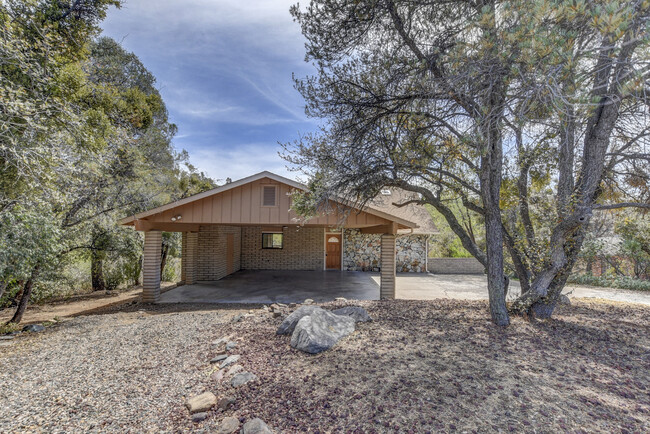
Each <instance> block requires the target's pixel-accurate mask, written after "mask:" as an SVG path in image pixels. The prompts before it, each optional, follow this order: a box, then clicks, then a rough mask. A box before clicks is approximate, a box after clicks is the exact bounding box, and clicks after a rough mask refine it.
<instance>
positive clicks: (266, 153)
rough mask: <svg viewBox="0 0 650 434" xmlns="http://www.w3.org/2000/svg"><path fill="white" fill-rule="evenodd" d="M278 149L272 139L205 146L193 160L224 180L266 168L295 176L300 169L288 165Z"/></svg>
mask: <svg viewBox="0 0 650 434" xmlns="http://www.w3.org/2000/svg"><path fill="white" fill-rule="evenodd" d="M278 150H279V148H278V147H277V146H274V145H273V144H269V143H249V144H243V145H237V146H231V147H228V150H226V151H224V150H222V149H209V148H203V149H200V150H198V151H196V152H194V154H193V155H192V156H191V163H192V164H193V165H194V166H196V167H197V168H198V169H199V170H202V171H204V172H206V173H210V174H213V177H215V178H218V179H220V180H221V181H223V180H225V179H226V178H231V179H233V180H237V179H240V178H244V177H246V176H249V175H252V174H254V173H258V172H262V171H264V170H268V171H271V172H273V173H277V174H278V175H282V176H286V177H288V178H292V179H295V178H296V173H295V172H292V171H290V170H288V169H287V162H286V161H284V160H283V159H282V158H281V157H280V156H279V155H278V152H277V151H278Z"/></svg>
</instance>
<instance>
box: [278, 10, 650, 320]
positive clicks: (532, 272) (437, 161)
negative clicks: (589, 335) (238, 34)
mask: <svg viewBox="0 0 650 434" xmlns="http://www.w3.org/2000/svg"><path fill="white" fill-rule="evenodd" d="M291 12H292V14H293V16H294V18H295V19H296V20H297V21H298V22H299V23H300V25H301V26H302V32H303V34H304V35H305V37H306V39H307V44H306V48H307V60H308V61H313V62H314V63H315V66H316V68H317V71H318V73H317V76H315V77H307V78H305V79H298V80H296V87H297V89H298V90H299V91H300V92H301V94H302V95H303V97H304V98H305V100H306V101H307V107H306V111H307V114H308V115H310V116H312V117H317V118H321V119H324V120H326V121H327V123H326V126H324V127H323V129H322V130H321V131H320V132H319V133H317V134H311V135H307V136H305V137H302V138H301V139H300V140H298V141H297V142H296V143H295V144H293V145H287V152H286V153H285V156H286V158H287V159H288V160H289V161H290V162H292V163H294V164H295V165H297V166H298V167H300V168H302V169H303V170H304V171H305V172H307V173H308V174H311V175H314V174H316V175H318V176H317V179H318V182H317V183H315V184H314V185H315V189H314V191H312V193H311V195H312V196H313V198H312V199H311V200H312V201H314V202H315V203H322V202H323V201H325V200H326V199H327V198H328V197H330V196H331V195H334V194H335V195H337V196H343V197H345V198H346V199H348V200H350V201H352V202H354V203H356V204H363V203H365V202H367V201H368V200H369V199H370V198H372V197H373V196H375V195H376V194H377V193H378V192H379V190H380V189H381V187H383V186H396V187H400V188H404V189H406V190H409V191H413V192H416V193H419V194H420V199H419V200H418V201H417V202H419V203H421V204H430V205H431V206H433V207H434V208H435V209H436V210H437V211H438V212H440V213H441V214H442V215H443V216H444V217H445V219H446V220H447V222H448V224H449V226H450V228H451V229H452V230H453V231H454V233H455V234H456V235H457V236H458V237H459V238H460V240H461V242H462V244H463V247H464V248H465V249H466V250H467V251H468V252H470V253H471V254H472V255H473V256H475V257H476V258H477V259H478V260H479V261H480V262H481V263H482V264H483V265H484V266H485V267H486V269H487V275H488V292H489V298H490V313H491V316H492V318H493V320H494V322H495V323H497V324H499V325H507V324H508V323H509V314H508V310H507V307H506V303H505V291H506V289H507V286H508V279H507V277H506V272H505V270H506V269H508V270H511V271H512V272H513V273H514V274H516V275H517V277H518V278H519V281H520V283H521V286H522V291H523V294H522V296H521V297H520V298H519V299H517V300H516V301H515V302H514V303H513V305H512V306H511V308H510V310H511V311H512V312H516V313H521V314H529V315H535V316H537V317H541V318H546V317H549V316H550V315H551V314H552V312H553V309H554V307H555V305H556V303H557V301H558V299H559V295H560V293H561V290H562V288H563V287H564V284H565V282H566V279H567V277H568V274H569V272H570V270H571V268H572V267H573V264H574V263H575V260H576V258H577V254H578V252H579V251H580V248H581V244H582V241H583V239H584V233H585V230H586V227H587V225H588V224H589V221H590V217H591V215H592V212H593V211H594V210H595V209H597V208H599V207H601V208H602V207H613V206H622V205H620V204H615V203H610V202H608V203H605V202H607V201H610V200H611V199H614V198H615V195H608V194H607V192H608V191H610V190H612V189H613V188H614V186H615V185H616V183H617V182H618V183H620V182H625V183H626V184H629V179H628V178H629V175H630V174H629V172H622V171H621V170H622V169H623V168H624V167H625V166H626V165H627V166H630V165H632V166H634V167H635V171H634V173H633V175H634V176H635V180H636V182H638V183H639V184H643V185H647V184H645V183H647V174H648V171H647V167H648V166H647V163H648V153H647V148H644V146H647V133H648V124H647V122H644V121H643V120H642V119H645V118H644V116H647V109H648V104H647V103H648V99H647V97H646V94H645V90H646V87H647V81H648V72H647V71H648V70H647V61H648V58H647V55H648V49H647V48H648V33H647V29H646V25H647V23H648V18H649V14H650V4H649V3H648V2H644V1H628V2H613V1H611V2H610V1H602V2H586V1H561V0H535V1H521V0H511V1H478V2H472V1H470V2H468V1H461V0H457V1H455V0H452V1H449V0H444V1H442V0H440V1H437V0H434V1H428V2H410V1H399V0H379V1H374V2H357V1H349V0H320V1H313V2H311V3H310V5H309V6H308V7H307V8H306V9H304V10H301V9H300V8H299V7H298V6H297V5H296V6H294V7H293V8H292V9H291ZM644 169H645V171H644ZM639 190H642V188H640V189H639ZM449 197H454V198H458V200H460V201H461V202H462V203H463V205H464V206H465V207H466V208H467V209H468V210H470V211H471V212H473V213H475V214H478V215H479V216H480V217H481V218H482V219H483V220H484V222H485V234H486V240H485V243H486V247H485V249H482V248H480V247H479V246H478V245H477V244H476V243H475V242H474V240H473V239H472V237H471V236H470V234H469V233H468V231H467V229H466V228H465V227H463V225H462V224H461V223H460V222H459V221H458V219H457V217H456V216H455V215H454V213H453V211H452V209H450V207H449V206H448V204H447V203H446V200H447V199H448V198H449ZM645 199H646V200H647V196H646V197H645ZM627 205H636V206H647V202H645V201H640V202H633V203H628V204H627ZM504 249H505V250H506V251H507V253H508V259H509V260H507V261H506V260H505V258H504Z"/></svg>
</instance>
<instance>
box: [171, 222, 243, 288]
mask: <svg viewBox="0 0 650 434" xmlns="http://www.w3.org/2000/svg"><path fill="white" fill-rule="evenodd" d="M226 234H233V236H234V261H233V271H238V270H240V269H241V238H242V228H239V227H236V226H216V225H210V226H200V227H199V236H198V246H197V261H198V262H197V268H196V280H197V281H202V280H208V281H210V280H219V279H221V278H223V277H226V276H227V275H228V272H227V259H226ZM184 247H185V248H187V247H186V246H184Z"/></svg>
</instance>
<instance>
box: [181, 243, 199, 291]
mask: <svg viewBox="0 0 650 434" xmlns="http://www.w3.org/2000/svg"><path fill="white" fill-rule="evenodd" d="M183 237H185V243H186V244H185V245H186V248H185V252H184V253H185V256H184V257H182V258H181V261H182V265H183V269H184V270H185V284H186V285H192V284H194V283H196V268H197V267H196V266H197V263H198V257H197V256H198V247H199V233H198V232H183Z"/></svg>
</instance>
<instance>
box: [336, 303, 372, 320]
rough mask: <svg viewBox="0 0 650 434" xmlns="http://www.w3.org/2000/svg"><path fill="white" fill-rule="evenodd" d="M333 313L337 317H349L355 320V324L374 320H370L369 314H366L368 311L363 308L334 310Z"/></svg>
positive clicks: (354, 307)
mask: <svg viewBox="0 0 650 434" xmlns="http://www.w3.org/2000/svg"><path fill="white" fill-rule="evenodd" d="M332 313H333V314H335V315H345V316H349V317H350V318H352V319H353V320H354V322H368V321H372V318H370V315H368V312H366V310H365V309H364V308H362V307H361V306H346V307H342V308H340V309H336V310H333V311H332Z"/></svg>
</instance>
